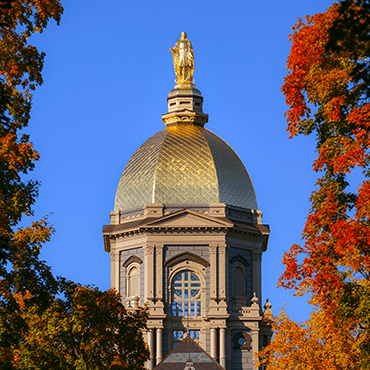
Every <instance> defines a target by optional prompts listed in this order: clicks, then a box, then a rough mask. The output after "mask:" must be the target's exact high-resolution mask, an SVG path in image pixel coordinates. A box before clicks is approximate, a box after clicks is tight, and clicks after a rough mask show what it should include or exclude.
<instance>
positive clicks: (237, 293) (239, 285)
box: [233, 265, 245, 297]
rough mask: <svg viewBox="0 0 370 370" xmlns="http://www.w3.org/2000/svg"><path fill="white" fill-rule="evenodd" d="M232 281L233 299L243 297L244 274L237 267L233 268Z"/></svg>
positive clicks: (239, 267)
mask: <svg viewBox="0 0 370 370" xmlns="http://www.w3.org/2000/svg"><path fill="white" fill-rule="evenodd" d="M233 280H234V297H245V272H244V269H243V268H242V267H241V266H239V265H236V266H235V267H234V272H233Z"/></svg>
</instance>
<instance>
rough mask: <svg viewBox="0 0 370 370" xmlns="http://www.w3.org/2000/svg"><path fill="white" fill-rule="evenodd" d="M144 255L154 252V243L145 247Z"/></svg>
mask: <svg viewBox="0 0 370 370" xmlns="http://www.w3.org/2000/svg"><path fill="white" fill-rule="evenodd" d="M143 249H144V255H145V256H147V255H149V254H154V246H153V245H145V246H144V247H143Z"/></svg>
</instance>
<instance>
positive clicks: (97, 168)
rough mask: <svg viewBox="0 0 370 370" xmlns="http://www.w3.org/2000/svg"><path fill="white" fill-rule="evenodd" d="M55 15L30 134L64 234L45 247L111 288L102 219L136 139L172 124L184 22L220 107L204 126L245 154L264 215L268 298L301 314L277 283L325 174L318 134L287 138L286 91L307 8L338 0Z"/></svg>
mask: <svg viewBox="0 0 370 370" xmlns="http://www.w3.org/2000/svg"><path fill="white" fill-rule="evenodd" d="M63 5H64V7H65V13H64V15H63V17H62V20H61V25H60V26H59V27H58V26H56V25H55V24H50V25H49V27H48V28H47V29H46V30H45V31H44V33H43V34H41V35H37V36H34V37H33V38H32V39H31V42H32V43H34V44H35V45H37V46H38V47H39V49H40V50H43V51H45V53H46V54H47V56H46V58H45V68H44V73H43V76H44V84H43V86H41V87H39V88H38V90H37V91H36V92H35V94H34V105H33V109H32V113H31V116H32V118H31V121H30V125H29V128H28V129H27V132H28V133H30V134H31V140H32V141H33V142H34V145H35V148H36V149H37V150H38V151H39V152H40V154H41V159H40V161H39V162H38V164H37V165H36V169H35V171H34V172H33V173H32V175H31V176H32V177H33V178H34V179H37V180H40V181H41V182H42V186H41V188H40V195H39V198H38V200H37V202H36V205H35V208H34V209H35V218H36V219H39V218H41V217H42V216H43V215H46V214H49V213H52V214H50V217H49V220H50V222H51V223H52V224H53V225H54V227H55V229H56V233H55V234H54V235H53V237H52V240H51V242H50V243H48V244H46V245H45V247H44V248H43V252H42V258H44V259H45V260H46V261H47V262H48V264H49V265H51V266H52V271H53V273H54V274H56V275H62V276H65V277H67V278H69V279H72V280H75V281H77V282H80V283H83V284H94V285H96V286H98V287H100V288H101V289H108V288H109V286H110V261H109V255H108V253H105V252H104V247H103V238H102V226H103V225H104V224H108V223H109V212H110V211H112V210H113V206H114V196H115V191H116V187H117V185H118V181H119V178H120V176H121V173H122V171H123V169H124V167H125V165H126V163H127V162H128V160H129V159H130V157H131V156H132V154H133V153H134V151H135V150H136V149H137V148H138V147H139V146H140V145H141V144H142V143H143V142H144V141H145V140H146V139H147V138H149V137H150V136H151V135H153V134H154V133H156V132H157V131H160V130H162V129H163V128H164V124H163V123H162V122H161V115H162V114H164V113H166V110H167V101H166V98H167V95H168V92H169V91H170V90H171V89H172V88H173V86H174V79H175V74H174V71H173V66H172V55H171V52H170V51H169V48H170V47H172V46H174V45H175V42H176V41H177V40H178V39H179V37H180V34H181V32H182V31H186V32H187V34H188V38H189V39H190V41H191V42H192V44H193V48H194V54H195V73H194V78H195V84H196V86H197V88H198V89H200V91H201V92H202V94H203V97H204V111H205V112H206V113H208V114H209V122H208V123H207V125H206V127H207V128H208V129H209V130H211V131H213V132H215V133H216V134H217V135H219V136H221V137H222V138H223V139H224V140H225V141H226V142H227V143H228V144H229V145H231V147H232V148H233V149H234V150H235V151H236V153H237V154H238V155H239V157H240V158H241V159H242V161H243V162H244V164H245V166H246V168H247V170H248V172H249V174H250V176H251V178H252V181H253V184H254V187H255V190H256V194H257V201H258V206H259V209H260V210H261V211H262V212H263V222H264V223H267V224H269V225H270V227H271V235H270V241H269V246H268V250H267V252H266V253H265V254H264V255H263V261H262V264H263V270H262V278H263V297H264V301H265V298H267V297H269V298H270V302H271V303H272V304H273V311H274V313H275V314H278V313H279V311H280V309H281V307H282V306H283V305H285V304H287V306H286V311H287V312H288V313H289V315H290V316H291V317H292V318H293V319H295V320H304V319H306V318H307V317H308V314H309V312H310V311H311V309H312V308H311V307H310V306H308V305H306V303H305V302H306V299H305V298H298V297H293V292H292V291H285V290H284V289H282V288H280V289H277V288H276V285H277V280H278V278H279V276H280V275H281V273H282V272H283V265H282V264H281V261H282V255H283V253H284V251H286V250H288V249H289V248H290V246H291V245H292V244H294V243H300V240H301V233H302V229H303V226H304V221H305V217H306V215H307V212H308V210H309V202H308V199H309V196H310V194H311V191H312V190H313V189H314V182H315V179H316V178H317V174H316V173H314V172H313V170H312V162H313V160H314V159H315V143H314V138H310V137H298V138H294V139H293V140H289V139H288V136H289V135H288V133H287V132H286V131H285V130H286V120H285V118H284V112H285V111H286V109H287V107H286V105H285V102H284V97H283V96H282V94H281V92H280V88H281V85H282V83H283V77H284V76H285V74H286V69H285V65H286V59H287V56H288V54H289V49H290V43H289V41H288V34H289V33H290V32H291V27H292V26H293V25H294V24H295V23H296V21H297V19H298V17H304V16H305V15H307V14H315V13H317V12H320V11H321V12H322V11H325V9H326V8H327V7H329V6H330V5H331V2H330V1H323V0H321V1H318V0H312V1H302V0H282V1H274V0H260V1H249V0H244V1H241V0H239V1H233V0H229V1H218V0H213V1H208V0H198V1H193V0H190V1H160V0H158V1H140V0H138V1H125V0H110V1H102V0H100V1H97V0H89V1H73V0H65V1H63Z"/></svg>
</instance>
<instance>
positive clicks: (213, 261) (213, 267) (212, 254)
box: [209, 245, 217, 304]
mask: <svg viewBox="0 0 370 370" xmlns="http://www.w3.org/2000/svg"><path fill="white" fill-rule="evenodd" d="M209 262H210V275H211V284H210V285H211V292H210V299H211V302H210V303H211V304H212V303H213V302H216V299H217V292H216V289H217V247H216V246H215V245H210V246H209Z"/></svg>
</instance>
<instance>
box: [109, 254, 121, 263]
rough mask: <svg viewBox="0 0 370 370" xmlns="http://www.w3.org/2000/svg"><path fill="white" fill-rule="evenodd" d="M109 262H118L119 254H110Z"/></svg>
mask: <svg viewBox="0 0 370 370" xmlns="http://www.w3.org/2000/svg"><path fill="white" fill-rule="evenodd" d="M109 254H110V261H111V262H117V261H119V252H110V253H109Z"/></svg>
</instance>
